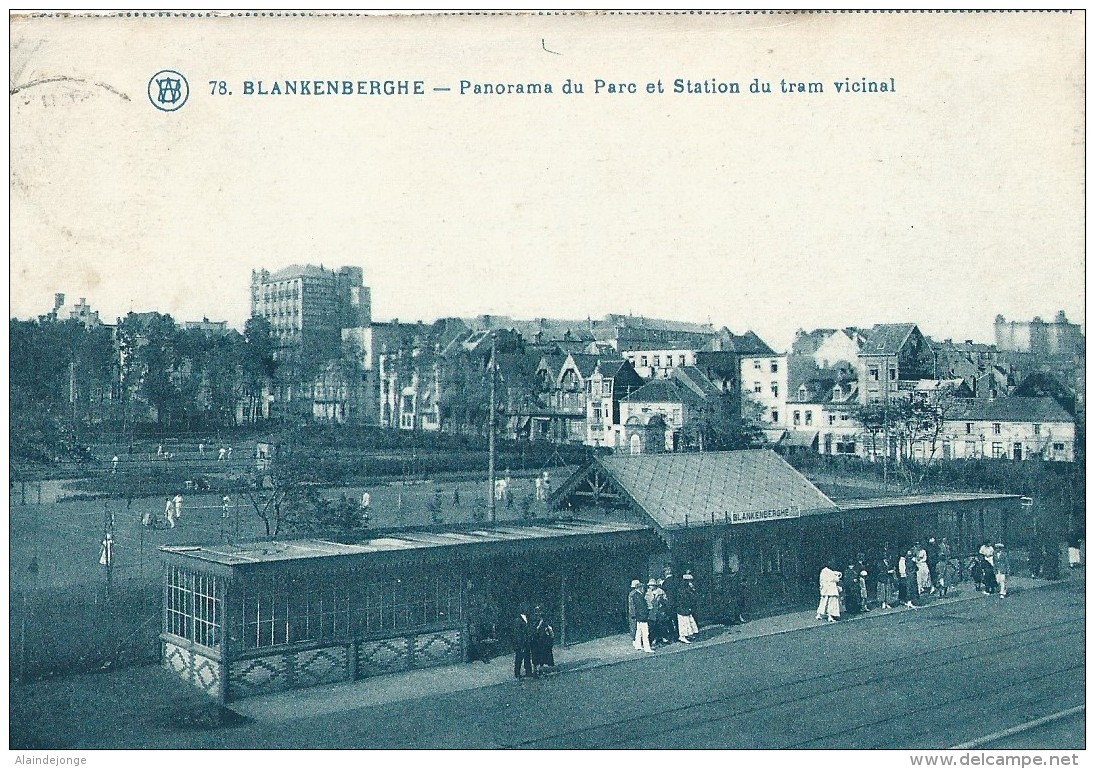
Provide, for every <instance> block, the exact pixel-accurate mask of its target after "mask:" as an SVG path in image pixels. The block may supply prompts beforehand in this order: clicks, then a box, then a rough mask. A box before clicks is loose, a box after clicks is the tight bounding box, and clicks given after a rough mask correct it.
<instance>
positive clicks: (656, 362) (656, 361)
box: [654, 355, 662, 368]
mask: <svg viewBox="0 0 1095 769" xmlns="http://www.w3.org/2000/svg"><path fill="white" fill-rule="evenodd" d="M660 365H662V356H660V355H655V356H654V368H657V367H658V366H660Z"/></svg>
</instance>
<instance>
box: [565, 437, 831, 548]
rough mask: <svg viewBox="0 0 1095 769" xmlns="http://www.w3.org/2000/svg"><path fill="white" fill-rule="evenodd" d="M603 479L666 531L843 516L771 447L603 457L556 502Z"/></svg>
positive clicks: (580, 474)
mask: <svg viewBox="0 0 1095 769" xmlns="http://www.w3.org/2000/svg"><path fill="white" fill-rule="evenodd" d="M601 475H603V476H605V477H606V480H607V481H608V482H609V483H610V484H611V486H612V487H613V489H614V490H615V491H618V492H620V493H621V494H622V495H623V496H624V497H625V498H626V501H627V503H628V504H629V505H630V506H632V507H633V508H635V509H636V510H637V511H640V512H642V513H644V514H645V515H646V516H647V517H648V518H649V519H650V520H651V522H652V523H654V524H655V525H656V526H657V527H658V528H659V529H661V530H667V529H676V528H685V527H700V526H703V525H704V524H705V523H706V524H708V525H712V524H724V523H745V522H754V521H764V520H773V519H779V518H798V517H800V516H803V515H812V514H816V513H827V512H837V510H838V508H837V506H836V505H835V504H834V503H833V501H832V500H831V499H829V498H828V497H827V496H825V494H823V493H822V492H821V490H820V489H818V488H817V487H816V486H814V484H812V483H811V482H810V481H809V480H807V478H806V477H805V476H804V475H802V474H801V473H800V472H798V471H797V470H795V469H794V468H793V467H791V466H790V465H789V464H787V462H786V461H784V460H783V459H782V458H781V457H780V456H778V455H777V454H776V453H775V452H773V451H770V450H767V449H761V450H752V451H714V452H706V453H698V454H648V455H640V456H612V457H601V458H599V459H595V460H593V461H592V462H591V463H590V464H589V465H587V466H586V467H585V468H583V469H582V470H579V471H578V473H576V474H575V475H574V476H572V477H571V478H570V479H568V480H567V481H566V482H565V483H564V484H563V485H562V486H561V487H560V488H559V489H558V491H556V493H555V494H554V495H552V499H551V501H550V503H551V504H553V505H557V506H558V505H562V504H565V502H566V501H567V499H568V498H569V497H570V496H571V495H572V494H574V493H578V494H582V493H583V492H582V490H581V488H580V487H581V486H582V484H583V482H584V481H585V479H589V478H592V477H593V476H601Z"/></svg>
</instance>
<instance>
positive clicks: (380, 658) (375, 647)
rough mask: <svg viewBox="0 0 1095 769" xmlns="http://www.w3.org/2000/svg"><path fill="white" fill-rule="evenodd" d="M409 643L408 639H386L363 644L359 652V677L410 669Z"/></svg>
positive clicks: (359, 647)
mask: <svg viewBox="0 0 1095 769" xmlns="http://www.w3.org/2000/svg"><path fill="white" fill-rule="evenodd" d="M408 641H409V639H407V638H385V639H382V640H380V641H365V642H363V643H361V644H360V645H359V646H358V650H357V675H358V677H359V678H367V677H369V676H378V675H381V674H383V673H395V672H398V671H400V670H407V669H409V668H410V666H411V654H410V646H409V645H408Z"/></svg>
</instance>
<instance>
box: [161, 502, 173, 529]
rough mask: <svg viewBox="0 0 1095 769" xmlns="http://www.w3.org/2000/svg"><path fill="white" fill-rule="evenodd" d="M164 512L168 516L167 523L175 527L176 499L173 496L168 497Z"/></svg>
mask: <svg viewBox="0 0 1095 769" xmlns="http://www.w3.org/2000/svg"><path fill="white" fill-rule="evenodd" d="M163 514H164V517H165V518H167V525H168V526H170V527H171V528H172V529H173V528H175V500H173V499H172V498H171V497H168V498H167V507H165V508H164V509H163Z"/></svg>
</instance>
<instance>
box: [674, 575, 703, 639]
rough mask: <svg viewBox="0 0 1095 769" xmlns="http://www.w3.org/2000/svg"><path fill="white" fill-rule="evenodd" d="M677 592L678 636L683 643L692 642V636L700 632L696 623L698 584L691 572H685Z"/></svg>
mask: <svg viewBox="0 0 1095 769" xmlns="http://www.w3.org/2000/svg"><path fill="white" fill-rule="evenodd" d="M682 584H683V585H684V587H682V588H681V590H680V592H679V593H678V594H677V609H676V611H677V637H678V638H680V640H681V642H682V643H686V644H690V643H692V636H694V635H696V634H697V633H699V632H700V628H699V626H698V625H697V624H696V597H697V596H696V585H695V580H693V579H692V575H691V574H690V573H687V572H686V573H685V575H684V577H683V579H682Z"/></svg>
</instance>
